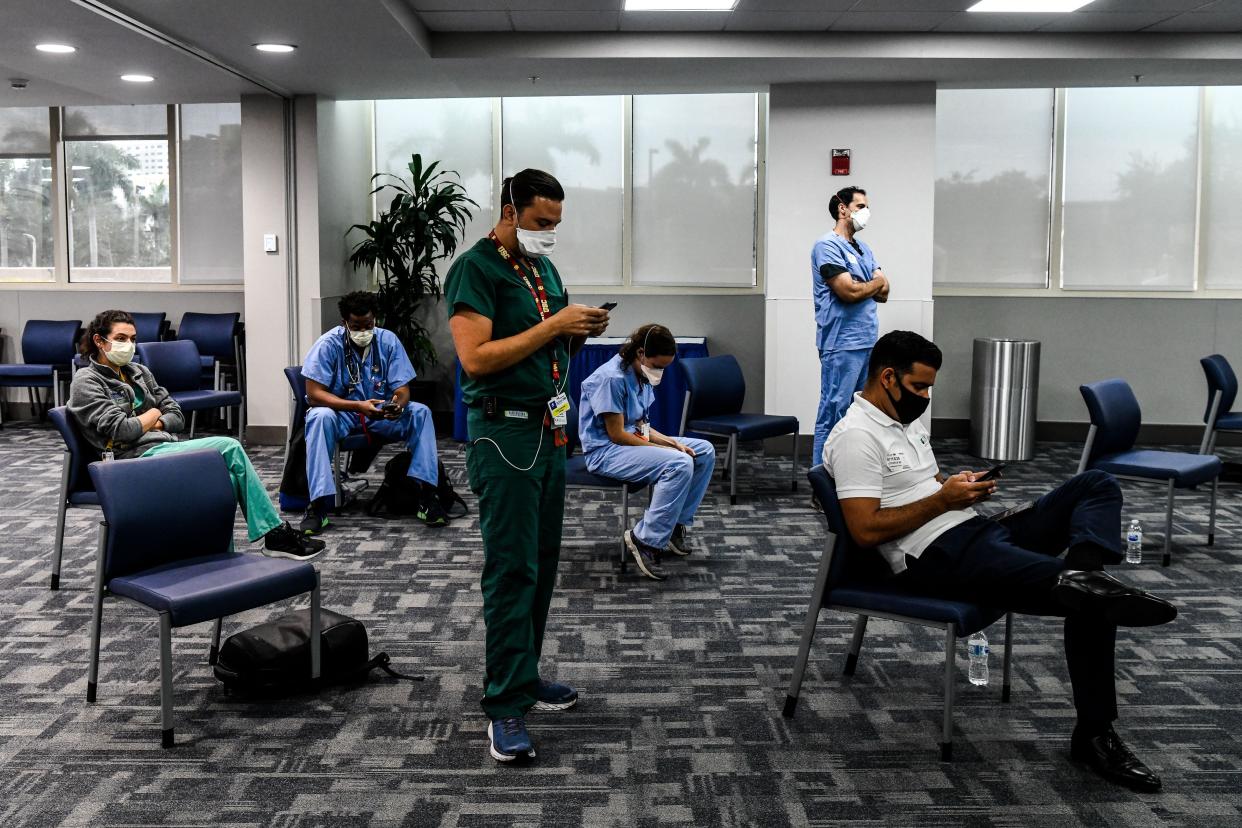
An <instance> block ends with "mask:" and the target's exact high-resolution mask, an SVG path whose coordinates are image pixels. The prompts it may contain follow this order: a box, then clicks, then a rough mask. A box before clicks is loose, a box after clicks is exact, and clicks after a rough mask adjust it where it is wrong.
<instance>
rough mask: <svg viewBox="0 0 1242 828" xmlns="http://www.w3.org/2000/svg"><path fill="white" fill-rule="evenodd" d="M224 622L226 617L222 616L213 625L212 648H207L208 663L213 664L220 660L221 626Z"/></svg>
mask: <svg viewBox="0 0 1242 828" xmlns="http://www.w3.org/2000/svg"><path fill="white" fill-rule="evenodd" d="M223 623H224V617H223V616H221V617H220V618H217V619H216V621H215V623H214V624H212V625H211V648H210V649H208V650H207V663H208V664H210V665H212V666H215V663H216V662H217V661H219V660H220V627H221V625H222V624H223Z"/></svg>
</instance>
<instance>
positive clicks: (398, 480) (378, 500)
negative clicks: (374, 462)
mask: <svg viewBox="0 0 1242 828" xmlns="http://www.w3.org/2000/svg"><path fill="white" fill-rule="evenodd" d="M413 458H414V455H413V454H411V453H410V452H408V451H402V452H399V453H397V454H396V455H394V456H393V457H392V459H390V460H389V461H388V462H387V463H385V464H384V482H383V483H381V484H380V487H379V488H378V489H376V490H375V495H374V496H373V497H372V498H371V501H370V502H369V503H368V504H367V514H368V515H371V516H372V517H385V518H398V517H408V516H411V515H416V514H418V512H419V509H420V507H421V506H422V499H423V484H422V483H420V482H419V481H417V480H415V479H414V478H412V477H410V476H409V475H408V474H407V472H408V471H409V469H410V461H411V460H412V459H413ZM439 478H440V485H439V486H438V487H436V497H437V498H438V499H439V501H440V508H441V509H443V510H444V514H445V516H447V517H449V518H459V517H465V516H466V515H467V514H469V512H470V509H469V507H467V506H466V501H465V500H462V497H461V495H459V494H458V493H457V490H456V489H454V488H453V481H452V480H451V479H450V478H449V474H448V470H447V469H445V468H444V464H443V463H439ZM455 508H457V509H458V511H457V512H456V513H454V511H453V510H454V509H455Z"/></svg>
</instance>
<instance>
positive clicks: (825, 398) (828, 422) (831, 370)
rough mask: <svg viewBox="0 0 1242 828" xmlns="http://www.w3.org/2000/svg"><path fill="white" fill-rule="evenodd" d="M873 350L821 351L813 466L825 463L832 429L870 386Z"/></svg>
mask: <svg viewBox="0 0 1242 828" xmlns="http://www.w3.org/2000/svg"><path fill="white" fill-rule="evenodd" d="M870 359H871V349H870V348H862V349H860V350H857V351H820V352H819V411H817V412H816V414H815V445H814V447H813V448H812V449H811V463H812V464H818V463H822V462H824V443H826V442H828V435H829V434H830V433H832V427H833V426H835V425H836V424H837V423H839V422H840V421H841V418H842V417H844V416H845V412H846V411H847V410H848V409H849V407H850V404H851V403H853V402H854V394H855V393H856V392H858V391H861V390H863V386H864V385H866V384H867V362H868V360H870Z"/></svg>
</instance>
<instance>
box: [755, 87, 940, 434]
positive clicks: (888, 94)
mask: <svg viewBox="0 0 1242 828" xmlns="http://www.w3.org/2000/svg"><path fill="white" fill-rule="evenodd" d="M935 140H936V89H935V86H934V85H933V84H930V83H927V84H923V83H911V84H790V85H777V86H773V87H772V89H771V92H770V96H769V118H768V157H767V201H768V203H767V235H766V250H767V302H766V310H765V315H766V330H767V335H766V349H765V350H766V353H765V365H766V372H765V375H766V381H765V385H766V394H765V408H766V410H767V411H768V412H769V413H772V414H793V415H795V416H797V417H798V420H799V424H800V426H801V431H802V433H803V434H810V433H811V432H812V431H813V430H814V426H815V411H816V407H817V405H818V402H819V355H818V353H817V351H816V349H815V315H814V304H813V301H812V298H811V263H810V257H811V247H812V245H813V244H814V242H815V239H816V238H818V237H819V236H821V235H823V234H824V233H826V232H827V231H828V230H830V229H832V226H833V222H832V221H831V219H830V218H829V216H828V199H829V198H830V197H831V195H832V193H834V192H836V191H837V190H838V189H840V188H841V187H844V186H846V185H847V184H852V185H855V186H858V187H862V188H863V189H865V190H866V191H867V195H868V198H869V200H870V203H871V212H872V219H871V223H870V224H868V225H867V229H866V231H865V235H864V236H863V237H864V238H865V240H866V242H867V243H868V244H869V245H871V247H872V248H873V249H874V250H875V254H876V259H877V260H878V261H879V263H880V266H881V267H882V268H883V270H884V273H885V275H887V276H888V277H889V279H890V281H891V282H892V292H891V294H890V297H889V301H888V302H887V303H886V304H883V305H880V314H879V315H880V329H881V333H883V332H884V331H888V330H894V329H898V328H904V329H907V330H914V331H918V332H919V333H921V334H923V335H924V336H927V337H930V336H931V332H932V299H931V284H932V225H933V222H932V217H933V214H932V205H933V199H934V186H935ZM834 147H835V148H849V149H850V150H851V151H852V153H853V156H852V169H851V172H852V174H851V175H849V176H832V175H831V174H830V169H831V160H832V158H831V156H832V149H833V148H834Z"/></svg>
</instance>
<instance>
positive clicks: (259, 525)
mask: <svg viewBox="0 0 1242 828" xmlns="http://www.w3.org/2000/svg"><path fill="white" fill-rule="evenodd" d="M203 449H214V450H215V451H218V452H220V454H221V456H222V457H224V462H225V465H227V466H228V467H229V477H231V478H232V479H233V496H234V497H235V498H237V505H238V506H241V510H242V514H243V515H245V516H246V530H247V532H248V536H249V538H250V542H251V543H253V542H254V541H257V540H259V538H261V537H263V536H264V535H266V534H267V533H268V532H270V531H272V530H273V529H275V528H276V527H277V526H280V524H281V523H282V522H283V521H281V519H280V514H279V513H278V512H277V511H276V507H275V506H273V505H272V499H271V498H270V497H268V494H267V489H265V488H263V481H262V480H260V479H259V473H258V472H256V471H255V470H254V466H253V465H251V463H250V458H249V457H247V456H246V450H245V449H243V448H242V445H241V443H239V442H237V441H236V440H234V439H233V438H232V437H199V438H198V439H196V440H182V441H180V442H176V443H160V444H159V445H158V446H154V447H152V448H149V449H147V450H146V451H144V452H143V453H142V456H143V457H155V456H156V455H159V454H176V453H177V452H179V451H201V450H203Z"/></svg>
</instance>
